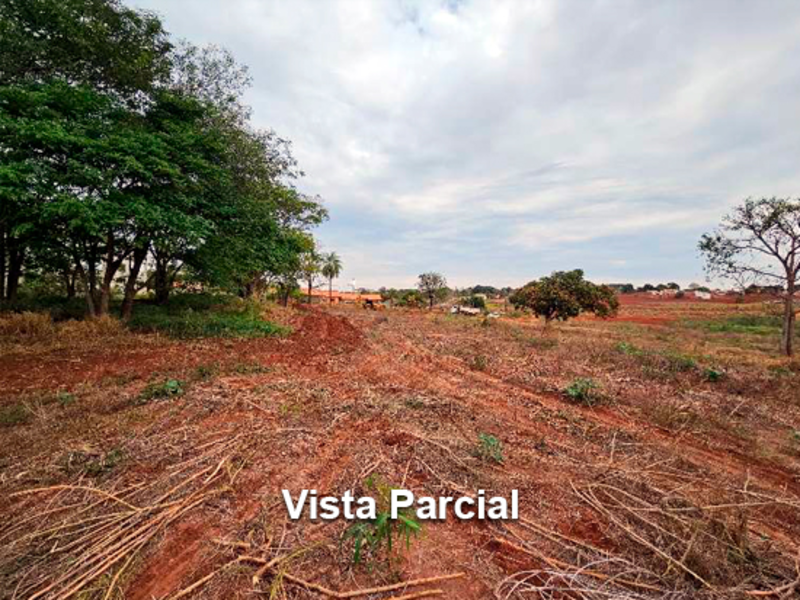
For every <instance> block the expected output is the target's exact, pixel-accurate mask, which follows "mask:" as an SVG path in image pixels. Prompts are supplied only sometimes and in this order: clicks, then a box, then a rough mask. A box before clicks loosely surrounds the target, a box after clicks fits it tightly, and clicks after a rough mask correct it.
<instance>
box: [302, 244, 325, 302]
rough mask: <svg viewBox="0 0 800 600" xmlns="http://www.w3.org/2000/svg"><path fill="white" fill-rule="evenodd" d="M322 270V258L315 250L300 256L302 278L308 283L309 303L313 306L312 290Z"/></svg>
mask: <svg viewBox="0 0 800 600" xmlns="http://www.w3.org/2000/svg"><path fill="white" fill-rule="evenodd" d="M321 268H322V262H321V257H320V255H319V253H318V252H317V251H316V250H315V249H311V250H308V251H307V252H304V253H303V254H301V255H300V278H301V279H302V280H303V281H304V282H305V283H306V286H308V287H307V289H308V303H309V304H311V290H312V288H313V287H314V281H315V280H316V278H317V275H319V272H320V269H321Z"/></svg>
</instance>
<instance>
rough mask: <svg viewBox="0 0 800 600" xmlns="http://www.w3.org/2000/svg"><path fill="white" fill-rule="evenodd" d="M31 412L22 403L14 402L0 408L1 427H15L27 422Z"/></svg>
mask: <svg viewBox="0 0 800 600" xmlns="http://www.w3.org/2000/svg"><path fill="white" fill-rule="evenodd" d="M30 418H31V413H30V412H29V411H28V410H27V409H26V408H25V407H24V406H22V404H12V405H11V406H4V407H3V408H0V427H13V426H14V425H21V424H22V423H27V422H28V420H29V419H30Z"/></svg>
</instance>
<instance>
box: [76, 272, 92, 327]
mask: <svg viewBox="0 0 800 600" xmlns="http://www.w3.org/2000/svg"><path fill="white" fill-rule="evenodd" d="M75 272H76V273H77V274H78V278H79V279H80V280H81V281H82V282H83V292H84V294H85V295H86V314H87V316H89V317H93V316H94V312H95V308H94V295H93V294H92V286H91V284H90V283H89V276H88V275H87V274H86V271H85V270H84V268H83V265H82V264H81V262H80V261H77V264H76V266H75Z"/></svg>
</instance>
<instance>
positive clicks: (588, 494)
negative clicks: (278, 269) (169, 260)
mask: <svg viewBox="0 0 800 600" xmlns="http://www.w3.org/2000/svg"><path fill="white" fill-rule="evenodd" d="M738 310H740V308H739V307H733V306H726V305H718V306H716V307H708V306H703V305H699V304H696V303H692V304H690V303H676V304H675V305H670V306H668V307H666V306H663V305H662V306H654V305H650V304H648V305H646V306H645V307H643V308H642V307H639V306H633V307H626V308H625V309H624V310H623V313H622V315H621V318H620V319H617V320H615V321H610V322H603V321H596V320H579V321H576V322H574V323H570V324H568V325H562V326H559V327H557V328H555V329H554V330H552V331H543V330H542V327H541V325H539V324H537V323H535V322H533V321H531V320H530V319H516V320H510V319H509V320H505V319H501V320H499V321H482V320H481V319H470V318H466V317H460V316H453V317H451V316H445V315H443V314H437V313H427V312H404V311H386V312H371V311H362V310H356V309H345V308H343V309H336V310H327V309H324V308H313V309H299V310H297V311H296V313H295V314H294V315H293V316H292V318H291V320H292V324H293V328H294V333H293V334H292V335H291V336H290V337H289V338H287V339H259V340H247V341H224V340H204V341H202V342H192V343H189V342H176V341H170V340H166V339H163V338H157V337H156V336H141V335H138V336H135V335H132V334H129V335H126V336H120V337H118V338H114V340H113V341H111V342H109V343H108V344H105V345H99V346H97V347H88V348H86V347H81V348H75V349H71V348H69V347H59V348H58V349H55V350H54V349H52V348H48V347H47V346H46V345H44V346H42V347H41V348H37V347H36V346H35V345H30V346H29V347H24V346H23V347H11V348H10V349H7V350H5V351H4V352H3V353H2V355H0V406H2V407H4V410H5V411H6V412H4V413H3V414H4V415H7V416H6V417H4V419H5V422H4V424H3V426H0V485H1V486H2V487H1V488H0V490H1V491H2V500H0V515H2V519H0V520H1V521H2V528H1V529H0V544H2V550H0V597H2V598H68V597H80V598H133V599H139V600H145V599H147V600H149V599H151V598H167V597H169V598H178V597H198V598H226V599H227V598H252V597H269V598H281V597H285V598H324V597H337V596H335V595H333V594H334V593H338V594H340V595H339V596H338V597H345V596H342V595H341V593H342V592H351V591H352V592H353V594H352V595H350V596H346V597H361V598H371V599H373V600H377V599H386V598H417V597H425V596H432V595H440V596H441V597H446V598H454V599H455V598H459V599H460V598H464V599H469V598H493V597H496V598H609V597H612V598H667V597H669V598H693V597H701V596H706V597H728V598H739V597H741V598H760V597H763V598H770V597H773V598H781V597H787V598H788V597H797V596H796V595H797V593H798V589H800V588H798V583H800V565H798V564H797V562H796V559H797V557H798V547H799V546H800V510H799V509H800V393H798V391H797V387H798V386H797V384H798V381H800V366H798V363H797V362H792V361H787V360H786V359H783V358H781V357H779V356H777V355H775V354H773V353H772V352H771V351H770V350H769V348H771V347H772V346H771V341H772V340H771V339H762V338H758V339H756V340H755V341H753V340H751V339H750V338H747V339H745V338H744V337H743V336H736V335H727V334H710V333H707V332H704V331H701V330H698V329H696V328H690V327H682V326H680V323H682V322H683V321H685V320H686V319H687V318H700V317H703V318H710V317H713V316H715V315H716V316H719V314H720V313H719V311H738ZM742 310H744V309H742ZM670 311H673V312H670ZM648 319H651V321H648ZM652 319H656V320H655V321H652ZM659 319H660V320H659ZM576 378H583V379H591V381H593V382H594V383H595V384H596V386H597V387H596V388H593V389H592V391H591V397H590V398H589V399H587V401H585V402H583V401H580V400H579V401H576V400H574V399H570V398H569V397H567V395H565V394H564V390H565V389H567V388H568V387H569V386H570V384H572V383H574V381H575V380H576ZM164 380H174V381H178V382H180V392H179V393H176V394H174V395H170V396H168V397H165V398H154V399H148V400H146V401H145V400H143V396H142V393H143V391H144V390H145V389H146V388H147V386H148V385H149V384H152V383H153V382H159V381H164ZM15 407H16V412H15V411H14V410H12V409H15ZM19 407H22V408H19ZM15 415H18V417H15ZM19 415H23V416H19ZM482 434H483V435H484V436H486V435H489V436H494V437H495V438H497V439H498V440H499V441H500V442H501V444H502V451H501V460H491V459H488V458H487V456H486V455H485V453H483V452H482V451H481V444H480V436H481V435H482ZM374 481H379V482H383V483H384V484H385V485H387V486H395V487H404V488H408V489H411V490H413V491H414V492H415V493H416V494H417V495H418V496H419V495H433V496H437V495H461V494H475V493H476V491H477V490H478V489H485V490H487V492H488V493H489V495H495V494H499V495H508V494H509V493H510V490H512V489H517V490H519V494H520V512H521V517H522V518H521V519H520V520H518V521H506V522H489V521H474V520H473V521H459V520H457V519H455V518H454V517H452V516H451V518H449V519H448V520H446V521H440V522H434V521H425V522H423V529H422V532H421V533H420V534H419V535H418V536H417V537H416V538H412V540H411V542H410V545H409V546H406V545H405V544H404V543H399V542H398V543H396V544H395V546H394V549H393V551H392V557H393V560H392V561H391V562H390V563H386V561H385V560H376V562H375V564H373V565H371V568H367V566H366V565H365V564H360V565H353V561H352V555H353V548H352V544H349V545H348V543H341V542H340V540H341V539H342V535H343V532H344V531H345V529H346V528H347V527H348V526H349V523H347V522H345V521H342V520H338V521H332V522H326V521H311V520H309V519H307V518H306V517H304V518H302V519H301V520H299V521H296V522H294V521H291V520H289V519H288V516H287V513H286V509H285V507H284V505H283V502H282V500H281V498H280V490H281V489H289V490H292V491H293V492H294V493H295V494H296V493H297V492H299V490H301V489H304V488H309V489H311V488H313V489H316V490H318V491H319V493H320V495H341V494H342V493H343V492H344V491H345V490H348V489H349V490H354V491H355V492H356V495H362V494H363V495H372V494H371V493H370V482H374ZM374 558H376V559H378V558H380V557H374ZM384 558H385V557H384ZM445 575H453V576H454V577H452V578H447V579H441V580H434V581H430V582H425V581H422V582H417V580H420V579H427V578H432V577H433V578H435V577H439V576H445ZM254 576H256V577H255V579H254ZM408 582H412V583H411V584H410V585H409V584H408ZM415 582H416V583H415ZM380 586H387V589H385V590H384V591H378V590H375V591H374V592H371V593H366V594H360V595H359V594H356V591H357V590H364V589H370V588H376V587H380ZM437 591H439V594H436V592H437Z"/></svg>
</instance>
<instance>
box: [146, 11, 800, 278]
mask: <svg viewBox="0 0 800 600" xmlns="http://www.w3.org/2000/svg"><path fill="white" fill-rule="evenodd" d="M132 1H133V2H134V3H136V4H138V5H139V6H143V7H149V8H153V9H155V10H158V11H160V12H161V13H162V14H163V16H164V17H165V21H166V24H167V27H168V28H169V29H171V30H172V31H174V32H175V33H177V34H178V35H179V36H182V37H186V38H189V39H191V40H192V41H195V42H198V43H203V42H216V43H220V44H222V45H225V46H227V47H228V48H230V49H231V50H232V51H234V53H235V54H236V55H237V56H238V57H239V59H240V60H241V61H242V62H244V63H246V64H248V65H249V66H250V68H251V72H252V75H253V78H254V82H255V85H254V88H253V89H252V91H251V92H250V93H249V96H248V99H249V101H250V102H251V103H252V104H253V107H254V120H255V121H256V123H258V124H259V125H261V126H267V127H272V128H274V129H275V130H276V131H278V132H279V133H280V134H282V135H284V136H286V137H288V138H289V139H291V140H293V142H294V151H295V154H296V156H297V158H298V159H299V160H300V163H301V166H302V167H303V168H304V170H305V171H306V172H307V174H308V176H307V178H306V179H305V180H304V181H303V182H302V186H303V188H304V189H306V190H308V191H310V192H314V193H319V194H320V195H322V196H323V197H324V198H325V199H326V201H327V203H328V206H329V208H330V210H331V216H332V219H331V222H330V223H329V224H327V225H325V226H324V227H323V228H322V229H321V230H320V237H321V239H322V241H323V243H324V244H325V245H326V246H327V247H329V248H332V249H334V248H335V249H340V250H341V253H342V255H343V258H344V263H345V273H344V277H345V279H350V278H351V277H356V278H357V279H358V280H359V281H361V282H363V283H364V284H365V285H375V286H378V285H381V284H384V283H385V284H387V285H391V284H398V283H400V282H406V281H407V279H408V278H409V277H413V274H415V273H416V272H418V271H419V270H420V269H423V268H425V265H431V268H438V269H441V270H443V271H446V272H451V273H459V274H460V275H458V277H464V278H465V279H466V278H469V277H470V275H469V272H468V269H466V268H465V265H469V267H470V268H471V269H472V272H473V273H475V275H474V277H475V278H479V277H492V278H495V279H496V280H497V281H500V280H503V281H510V280H514V279H515V278H517V279H520V280H527V279H530V278H531V277H534V276H536V275H539V274H541V273H542V272H544V271H547V270H549V269H552V268H572V267H577V266H587V270H589V271H591V269H592V268H595V269H596V270H597V271H598V272H603V273H608V274H609V275H610V276H614V277H615V278H617V279H618V280H624V279H626V278H629V279H643V278H650V276H649V274H648V273H644V272H643V270H644V269H651V268H655V267H654V266H653V265H657V264H658V263H659V261H660V260H661V259H662V258H664V257H665V256H669V258H670V260H669V261H667V260H666V259H665V260H664V265H665V266H664V269H668V268H669V269H672V271H671V273H672V275H671V277H672V278H673V279H679V278H681V277H685V278H689V277H696V273H697V272H698V270H699V263H698V261H697V258H696V256H695V253H694V248H693V246H694V243H695V242H696V236H697V233H698V231H699V230H700V229H703V228H709V227H712V226H713V224H714V223H715V222H716V221H718V219H719V217H720V216H721V214H722V212H724V210H725V208H726V207H727V206H729V205H730V204H731V203H733V202H735V201H737V200H739V199H741V198H742V197H745V196H748V195H759V194H763V195H772V194H794V195H797V194H800V170H798V168H797V157H798V156H800V130H798V128H797V123H798V122H800V103H798V102H797V97H798V95H800V5H799V4H798V3H797V2H795V1H794V0H774V1H771V2H769V3H766V2H761V1H759V0H749V1H743V2H736V3H731V2H723V1H721V0H719V1H717V0H709V1H707V2H694V3H693V2H670V3H660V2H652V3H642V2H637V1H633V0H621V1H619V2H613V3H609V2H594V3H590V2H586V1H584V0H572V1H570V0H538V1H536V2H528V1H519V2H514V1H499V0H473V1H469V0H466V1H457V0H447V1H445V0H443V1H441V2H433V1H427V0H426V1H422V0H418V1H412V0H385V1H374V2H369V1H356V0H329V1H326V2H318V1H315V0H293V1H292V2H281V1H280V0H269V1H267V0H228V1H226V2H220V1H219V0H132ZM678 238H679V239H678ZM609 240H611V241H613V242H614V243H615V244H616V246H617V248H616V249H615V250H614V252H617V254H613V255H612V254H606V253H604V252H603V251H602V250H598V247H597V246H593V244H600V243H602V244H606V245H607V244H608V241H609ZM678 246H680V248H684V249H685V250H682V251H679V250H678ZM667 247H669V248H671V250H670V251H669V252H670V253H669V254H668V255H667V254H665V252H667V251H665V250H664V248H667ZM545 249H549V250H551V252H543V251H544V250H545ZM623 251H624V252H627V253H630V254H631V255H632V256H630V257H627V256H619V255H618V253H619V252H623ZM365 256H368V258H365ZM498 256H500V257H503V258H502V260H494V262H491V260H492V259H496V257H498ZM490 257H491V258H490ZM627 258H630V260H627V262H623V261H624V260H626V259H627ZM614 261H616V262H614ZM667 276H669V274H667ZM653 278H654V277H653ZM451 279H452V277H451ZM457 283H459V284H465V283H469V281H463V282H462V281H459V282H457Z"/></svg>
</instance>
